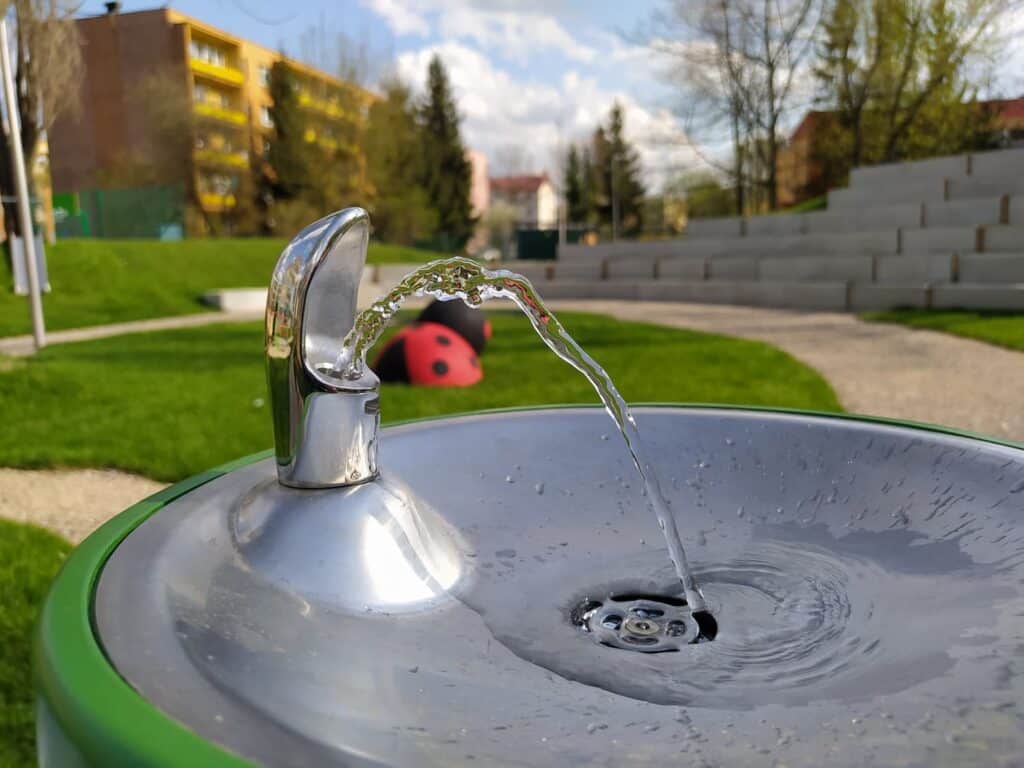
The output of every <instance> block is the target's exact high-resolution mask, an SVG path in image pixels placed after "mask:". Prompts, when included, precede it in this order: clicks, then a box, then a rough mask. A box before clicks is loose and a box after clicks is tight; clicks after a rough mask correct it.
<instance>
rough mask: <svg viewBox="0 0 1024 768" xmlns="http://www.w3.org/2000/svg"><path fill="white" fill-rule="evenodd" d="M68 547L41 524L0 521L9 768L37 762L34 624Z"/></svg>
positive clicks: (0, 636) (1, 650)
mask: <svg viewBox="0 0 1024 768" xmlns="http://www.w3.org/2000/svg"><path fill="white" fill-rule="evenodd" d="M70 549H71V545H70V544H68V543H67V542H66V541H64V540H63V539H61V538H59V537H57V536H54V535H53V534H52V533H49V532H47V531H44V530H42V529H41V528H36V527H34V526H31V525H18V524H16V523H9V522H7V521H5V520H0V765H2V766H4V767H5V768H29V766H34V765H35V764H36V763H35V753H36V749H35V726H34V717H33V713H32V681H31V671H30V668H29V648H30V645H31V642H32V625H33V623H34V622H35V618H36V613H37V611H38V610H39V606H40V604H41V603H42V600H43V597H44V596H45V595H46V590H47V588H48V587H49V586H50V582H51V581H52V580H53V577H54V576H55V575H56V574H57V570H58V569H59V568H60V566H61V564H62V563H63V562H64V557H65V556H66V555H67V553H68V551H69V550H70Z"/></svg>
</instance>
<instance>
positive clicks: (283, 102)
mask: <svg viewBox="0 0 1024 768" xmlns="http://www.w3.org/2000/svg"><path fill="white" fill-rule="evenodd" d="M267 89H268V90H269V91H270V98H271V99H272V100H273V104H272V105H271V106H270V120H271V122H272V123H273V126H274V132H273V134H272V135H271V137H270V140H269V144H270V146H269V150H268V152H267V162H268V163H269V166H270V168H269V179H268V186H269V188H270V190H271V193H272V194H273V197H274V198H275V200H278V201H280V200H295V199H298V198H301V197H303V196H305V195H306V194H308V193H309V191H310V186H311V180H312V176H313V173H314V169H315V167H316V161H317V157H316V153H315V148H314V146H313V145H312V143H311V142H308V141H306V135H307V132H308V131H310V130H312V128H311V125H310V119H309V116H308V114H307V113H305V112H304V111H303V110H302V107H301V106H300V105H299V83H298V78H297V77H296V75H295V72H294V71H293V70H292V68H291V67H289V66H288V65H287V64H286V63H285V62H283V61H276V62H274V64H273V66H272V67H271V68H270V77H269V80H268V82H267Z"/></svg>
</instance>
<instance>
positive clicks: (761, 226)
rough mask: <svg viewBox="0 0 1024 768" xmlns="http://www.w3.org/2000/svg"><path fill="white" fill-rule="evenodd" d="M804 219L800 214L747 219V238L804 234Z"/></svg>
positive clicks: (780, 214) (781, 214)
mask: <svg viewBox="0 0 1024 768" xmlns="http://www.w3.org/2000/svg"><path fill="white" fill-rule="evenodd" d="M804 231H805V230H804V217H803V216H801V215H800V214H787V213H775V214H768V215H766V216H751V217H749V218H748V219H747V223H746V234H747V237H751V236H753V235H800V234H803V233H804Z"/></svg>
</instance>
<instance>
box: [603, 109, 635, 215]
mask: <svg viewBox="0 0 1024 768" xmlns="http://www.w3.org/2000/svg"><path fill="white" fill-rule="evenodd" d="M593 153H594V166H595V170H596V181H597V185H596V192H597V194H596V200H597V210H598V214H599V218H600V221H601V223H602V224H606V225H612V224H613V219H614V220H615V222H614V223H615V224H616V225H617V227H618V234H620V235H621V234H636V233H638V232H639V231H640V230H641V229H642V228H643V201H644V186H643V180H642V178H641V174H642V168H641V166H640V155H639V153H638V152H637V151H636V148H635V147H633V145H632V144H630V143H629V142H628V141H627V140H626V137H625V117H624V115H623V111H622V106H621V105H620V104H619V103H618V102H616V103H615V104H613V105H612V108H611V110H610V111H609V113H608V124H607V125H606V126H601V127H598V129H597V130H596V131H594V138H593Z"/></svg>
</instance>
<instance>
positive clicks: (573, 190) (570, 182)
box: [562, 144, 587, 224]
mask: <svg viewBox="0 0 1024 768" xmlns="http://www.w3.org/2000/svg"><path fill="white" fill-rule="evenodd" d="M582 170H583V168H582V165H581V163H580V151H579V149H578V148H577V147H576V145H575V144H570V145H569V151H568V153H567V155H566V158H565V179H564V180H563V182H562V184H563V189H565V205H566V209H567V213H568V216H569V222H570V223H573V224H579V223H581V222H583V221H586V218H587V208H586V205H585V200H584V192H583V189H584V177H583V176H582Z"/></svg>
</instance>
